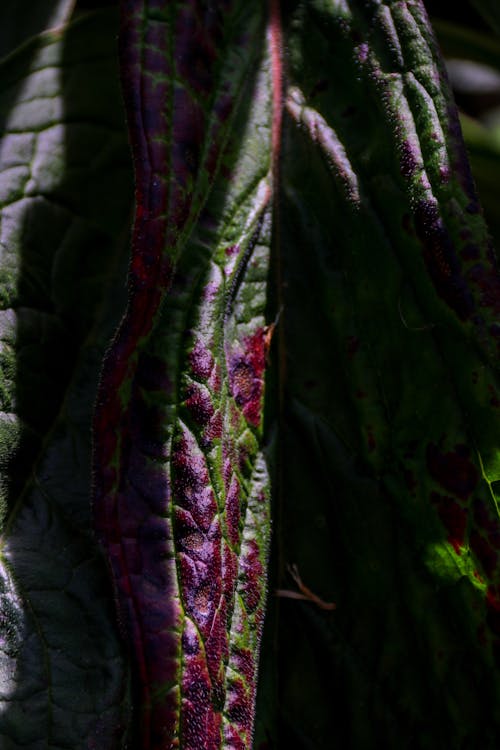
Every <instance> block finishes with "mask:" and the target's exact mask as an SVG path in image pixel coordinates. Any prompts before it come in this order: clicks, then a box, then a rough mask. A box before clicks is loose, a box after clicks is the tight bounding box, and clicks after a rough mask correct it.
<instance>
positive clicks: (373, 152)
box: [257, 2, 500, 748]
mask: <svg viewBox="0 0 500 750" xmlns="http://www.w3.org/2000/svg"><path fill="white" fill-rule="evenodd" d="M288 29H289V30H288V32H287V37H286V38H287V48H288V50H289V55H290V63H289V69H290V85H289V88H288V94H287V98H286V119H285V123H284V147H283V153H282V166H281V173H282V185H281V192H280V200H279V205H280V228H279V234H280V237H281V255H282V263H283V268H284V279H285V282H286V283H285V286H284V289H283V297H284V310H285V312H284V315H283V318H282V323H281V325H282V326H283V328H284V332H283V334H282V335H284V338H285V342H286V354H287V357H286V371H287V375H288V377H287V384H286V390H285V394H284V397H283V402H284V404H285V412H284V417H283V425H282V430H281V436H282V443H283V445H282V448H281V461H282V463H283V467H284V468H283V470H282V475H281V476H282V480H281V481H282V486H281V488H280V491H279V492H280V498H281V499H280V500H279V505H278V509H277V514H278V520H277V523H278V524H279V526H280V531H279V533H280V539H279V540H278V543H277V563H278V566H279V567H280V569H281V578H280V580H279V588H280V589H292V588H293V587H294V584H293V582H292V580H291V579H290V578H287V576H286V572H285V570H284V563H285V562H290V563H291V562H295V563H297V564H298V566H299V570H300V572H301V575H302V578H303V580H304V581H305V582H306V583H307V585H308V586H309V587H311V588H312V589H313V590H314V591H315V592H316V593H317V594H318V595H320V596H321V597H324V598H325V599H326V600H327V601H335V602H336V604H337V609H336V611H335V612H334V613H329V612H326V611H321V609H319V608H318V607H315V606H314V605H313V604H311V603H300V602H297V601H295V600H294V599H289V600H287V599H280V615H279V619H277V620H276V621H275V624H274V628H275V632H274V633H272V632H271V633H269V635H268V637H269V638H271V637H272V638H274V641H275V642H277V643H278V644H279V646H280V653H281V657H280V661H279V668H278V674H279V682H278V685H277V687H276V688H275V689H276V690H277V698H275V699H273V700H275V704H276V705H277V712H278V721H277V723H276V725H274V726H273V722H272V718H270V717H269V715H267V718H266V722H267V723H266V724H264V725H261V726H260V727H259V730H258V738H259V742H258V743H257V747H260V742H262V743H263V744H262V747H264V740H265V741H266V742H267V743H268V744H267V747H269V746H271V747H274V746H275V745H276V746H278V747H281V746H286V747H288V746H291V747H297V748H331V747H332V746H333V745H334V743H335V744H338V745H339V746H348V747H360V748H361V747H363V748H364V747H379V746H380V747H384V748H387V747H394V748H401V747H418V748H424V747H429V748H435V747H441V746H451V747H477V746H481V747H489V748H493V747H495V746H496V745H497V742H498V729H499V724H500V716H499V711H498V698H499V674H498V669H499V664H498V658H499V641H498V638H499V634H500V631H499V629H498V611H499V609H500V605H499V600H498V588H497V586H498V577H499V567H498V552H497V537H498V532H499V530H500V527H499V520H498V511H497V500H496V498H495V492H496V489H497V486H498V485H497V484H496V483H497V482H498V479H499V468H500V465H499V434H500V432H499V419H498V404H499V401H498V382H497V381H498V331H499V330H500V329H499V327H498V315H499V307H498V300H499V299H500V295H499V292H500V286H499V275H498V267H497V264H496V261H495V259H494V256H493V253H492V250H491V247H490V244H489V240H488V236H487V232H486V229H485V226H484V222H483V219H482V216H481V214H480V212H479V206H478V202H477V198H476V195H475V191H474V187H473V184H472V180H471V177H470V173H469V169H468V166H467V163H466V158H465V152H464V148H463V144H462V142H461V136H460V132H459V128H458V120H457V115H456V111H455V107H454V105H453V102H452V100H451V95H450V93H449V90H448V86H447V81H446V77H445V76H444V74H443V70H442V64H441V62H440V60H439V57H438V53H437V50H436V45H435V42H434V38H433V35H432V32H431V31H430V29H429V26H428V22H427V19H426V17H425V13H424V10H423V7H422V5H421V3H419V2H384V3H378V2H350V3H349V4H346V3H330V2H308V3H304V4H302V3H301V4H300V5H298V6H297V8H296V10H295V12H294V13H292V14H290V16H289V17H288ZM280 518H281V521H280V520H279V519H280ZM271 623H272V620H271ZM263 668H264V669H266V663H265V662H264V665H263ZM272 682H273V681H272V678H271V676H269V675H266V676H265V678H264V680H263V686H264V687H266V689H269V686H270V685H272ZM339 686H341V688H340V689H339ZM269 700H270V699H269V697H268V693H265V692H263V693H262V703H263V704H264V703H266V702H267V701H269ZM258 715H259V709H258ZM262 715H263V716H265V715H266V708H265V707H264V706H263V709H262Z"/></svg>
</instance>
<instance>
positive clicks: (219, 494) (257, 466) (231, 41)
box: [94, 1, 276, 750]
mask: <svg viewBox="0 0 500 750" xmlns="http://www.w3.org/2000/svg"><path fill="white" fill-rule="evenodd" d="M269 55H270V51H269V49H268V43H267V42H266V36H265V18H264V17H262V15H261V14H260V13H259V12H257V11H256V8H255V7H254V6H250V5H248V4H247V3H243V2H237V1H234V2H225V3H221V4H219V5H218V6H217V7H215V6H214V7H210V6H208V5H206V4H204V3H193V2H181V3H177V4H174V5H169V4H167V3H155V4H153V5H152V4H147V3H146V4H143V3H141V2H131V3H126V4H125V5H124V10H123V23H122V36H121V59H122V66H123V85H124V91H125V96H126V101H127V106H128V117H129V125H130V132H131V141H132V147H133V156H134V162H135V171H136V201H137V209H136V217H135V225H134V232H133V247H132V260H131V268H130V276H129V304H128V308H127V311H126V314H125V317H124V319H123V321H122V323H121V325H120V328H119V330H118V333H117V335H116V337H115V340H114V342H113V344H112V347H111V349H110V352H109V354H108V356H107V358H106V361H105V365H104V371H103V376H102V381H101V386H100V394H99V402H98V407H97V410H96V418H95V423H94V434H95V442H96V448H95V454H94V460H95V498H94V514H95V522H96V528H97V531H98V535H99V538H100V540H101V542H102V545H103V547H104V549H105V551H106V553H107V556H108V558H109V560H110V564H111V568H112V572H113V575H114V580H115V586H116V595H117V599H118V603H119V610H120V619H121V622H122V625H123V629H124V631H125V633H126V636H127V638H128V641H129V645H130V655H131V659H132V662H133V664H134V680H135V689H136V694H137V700H138V705H139V714H138V717H137V719H138V720H137V737H136V739H135V741H136V743H137V746H138V747H141V748H144V749H145V750H146V749H147V750H150V749H153V748H155V749H158V750H160V748H166V747H176V746H179V747H182V748H185V749H186V750H188V749H189V750H198V748H200V747H205V748H207V750H216V748H220V747H227V748H235V749H236V748H245V747H249V746H250V744H251V737H252V728H253V711H254V702H255V685H256V673H257V656H258V643H259V639H260V633H261V629H262V622H263V602H264V596H265V572H266V565H267V549H268V536H269V513H268V501H269V498H268V494H269V491H268V473H267V467H266V459H265V457H264V454H263V447H262V405H263V373H264V367H265V357H266V341H265V335H266V330H265V317H264V313H265V307H266V281H267V275H268V257H269V246H270V235H271V208H272V200H271V198H272V166H273V162H272V154H271V144H272V90H273V80H272V75H271V66H270V61H269ZM275 85H276V84H275Z"/></svg>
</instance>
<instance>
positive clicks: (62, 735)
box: [0, 13, 131, 750]
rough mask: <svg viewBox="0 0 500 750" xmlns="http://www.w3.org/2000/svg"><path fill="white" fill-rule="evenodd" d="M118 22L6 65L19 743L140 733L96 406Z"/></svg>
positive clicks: (112, 264) (116, 273)
mask: <svg viewBox="0 0 500 750" xmlns="http://www.w3.org/2000/svg"><path fill="white" fill-rule="evenodd" d="M115 28H116V16H115V15H114V14H109V13H108V14H106V13H102V14H96V15H94V16H89V17H88V18H87V19H85V20H82V21H81V22H79V23H76V24H75V25H70V26H68V27H65V28H64V29H59V30H58V31H57V33H47V34H44V35H41V36H40V37H37V38H34V39H33V40H32V41H31V42H30V43H29V44H27V45H25V46H24V47H23V48H22V49H21V50H20V51H19V52H18V53H16V54H15V55H11V56H10V57H9V58H7V59H6V60H5V61H4V62H3V63H2V64H1V75H0V80H1V85H0V113H1V124H2V129H1V141H0V170H1V171H0V192H1V195H0V246H1V259H0V279H1V311H0V328H1V351H0V372H1V396H0V397H1V407H0V410H1V415H0V431H1V436H2V439H1V461H2V469H3V475H4V476H7V477H9V476H10V481H8V482H4V484H3V486H2V544H1V584H0V588H1V596H0V602H1V603H0V613H1V614H0V630H1V641H0V642H1V649H0V672H1V686H2V687H1V692H0V702H1V712H0V737H1V746H2V748H5V749H6V750H14V749H15V748H21V747H23V748H30V749H36V748H42V747H44V748H46V747H51V748H54V750H55V749H56V748H61V749H62V748H67V747H71V748H86V749H88V748H103V747H108V748H110V747H115V746H119V745H120V744H121V741H122V738H123V734H124V720H123V712H124V705H125V700H126V690H127V687H126V685H127V670H126V666H125V662H124V658H123V654H122V648H121V644H120V643H119V640H118V636H117V632H116V625H115V618H114V613H113V608H112V601H111V594H110V587H109V586H108V585H107V581H106V574H105V568H104V564H103V561H102V559H101V557H100V555H99V553H98V550H97V547H96V544H95V542H94V540H93V538H92V536H91V531H90V421H91V410H92V407H93V403H94V399H95V391H96V385H97V378H98V373H99V368H100V364H101V360H102V357H103V353H104V350H105V347H106V345H107V341H108V340H109V336H110V334H111V331H112V330H113V327H114V325H116V321H117V312H118V314H119V312H120V307H121V306H122V305H123V299H122V298H123V296H124V295H123V291H122V287H123V278H124V275H123V270H124V269H123V265H124V262H125V263H126V259H127V254H128V252H127V244H126V233H125V235H124V237H123V239H124V240H125V241H123V239H122V241H121V242H120V241H119V236H120V232H123V230H124V229H126V226H127V222H128V218H129V211H130V202H131V195H130V182H131V180H130V177H131V176H130V170H129V165H128V148H127V141H126V133H125V130H124V127H123V115H122V108H121V103H120V98H119V90H118V86H117V83H116V77H117V65H116V60H115V58H114V55H113V38H114V33H115ZM95 77H99V78H100V80H101V84H100V89H99V91H96V89H95V86H94V78H95ZM117 238H118V239H117Z"/></svg>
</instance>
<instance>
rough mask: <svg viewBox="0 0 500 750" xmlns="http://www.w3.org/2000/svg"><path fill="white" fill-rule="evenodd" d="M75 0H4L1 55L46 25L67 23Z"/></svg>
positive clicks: (54, 25)
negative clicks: (27, 0)
mask: <svg viewBox="0 0 500 750" xmlns="http://www.w3.org/2000/svg"><path fill="white" fill-rule="evenodd" d="M74 4H75V0H49V2H47V0H29V2H26V0H21V1H19V0H5V2H4V3H3V4H2V24H1V26H0V58H2V57H5V56H6V55H8V54H9V53H10V52H13V51H14V50H15V49H16V48H17V47H18V46H19V45H20V44H21V43H22V42H24V41H25V40H27V39H29V38H30V37H32V36H35V35H36V34H39V33H40V32H42V31H45V30H46V29H50V28H55V27H56V26H61V25H62V24H64V23H66V22H67V21H68V20H69V19H70V17H71V13H72V12H73V6H74Z"/></svg>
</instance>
